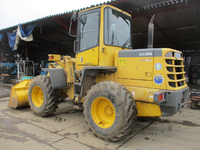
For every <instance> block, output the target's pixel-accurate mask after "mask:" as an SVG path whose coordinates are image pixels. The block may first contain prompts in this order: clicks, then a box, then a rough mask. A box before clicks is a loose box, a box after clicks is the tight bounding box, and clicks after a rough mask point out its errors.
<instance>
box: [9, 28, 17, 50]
mask: <svg viewBox="0 0 200 150" xmlns="http://www.w3.org/2000/svg"><path fill="white" fill-rule="evenodd" d="M16 33H17V31H15V32H13V33H8V32H7V34H8V41H9V46H10V47H11V48H12V50H13V51H14V50H15V49H14V47H15V39H16Z"/></svg>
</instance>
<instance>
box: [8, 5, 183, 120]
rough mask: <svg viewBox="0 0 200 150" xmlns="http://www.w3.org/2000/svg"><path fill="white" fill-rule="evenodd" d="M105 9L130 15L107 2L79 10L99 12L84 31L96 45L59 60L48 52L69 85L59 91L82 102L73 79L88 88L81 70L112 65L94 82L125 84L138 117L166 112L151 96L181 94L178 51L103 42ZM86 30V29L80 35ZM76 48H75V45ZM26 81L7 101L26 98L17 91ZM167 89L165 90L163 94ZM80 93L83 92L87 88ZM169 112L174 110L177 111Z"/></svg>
mask: <svg viewBox="0 0 200 150" xmlns="http://www.w3.org/2000/svg"><path fill="white" fill-rule="evenodd" d="M107 8H110V9H113V10H115V11H116V12H120V13H123V15H125V16H127V17H131V16H130V14H128V13H126V12H123V11H122V10H120V9H117V8H115V7H113V6H109V5H101V6H98V7H94V8H90V9H86V10H83V11H80V12H79V17H81V15H85V14H86V15H87V13H88V14H91V13H92V12H95V11H96V10H97V12H98V13H99V14H98V13H97V16H98V17H99V19H97V21H99V24H98V27H97V29H95V30H93V29H92V30H88V32H90V31H92V32H94V31H96V30H97V31H98V42H97V43H98V44H97V45H94V46H93V47H91V48H88V49H84V50H83V51H81V50H80V51H77V52H76V55H75V58H71V57H70V56H64V57H63V59H62V60H61V56H60V55H55V54H49V61H54V62H56V63H57V64H58V66H55V65H53V66H54V67H55V68H63V69H64V72H65V74H66V78H67V79H66V81H67V85H69V86H68V88H65V89H61V90H62V91H63V92H65V93H66V94H67V95H68V96H69V97H70V98H71V99H74V102H75V103H83V102H84V96H85V95H84V96H82V97H78V96H76V94H75V92H76V88H75V86H76V85H75V84H76V83H75V82H78V80H80V81H81V80H84V82H85V83H80V86H82V87H81V90H84V88H88V90H89V89H90V87H86V85H89V84H91V85H94V84H93V83H89V82H90V78H88V80H87V79H86V80H85V79H83V78H84V77H83V74H84V73H85V72H86V71H85V70H87V71H88V70H90V68H91V70H92V69H93V70H94V69H95V67H96V68H97V69H98V67H103V68H106V67H108V68H109V67H113V68H115V70H116V71H114V72H104V73H100V74H98V75H96V76H95V84H96V83H99V82H102V81H114V82H117V83H119V84H121V85H123V86H125V87H126V88H127V89H128V90H129V92H130V93H131V94H132V96H133V98H134V100H135V101H136V108H137V116H139V117H154V116H163V115H168V114H163V113H162V110H161V109H162V108H161V107H160V106H159V103H160V102H159V101H155V100H154V99H155V96H156V94H157V93H159V92H160V91H163V92H165V93H164V94H165V95H167V94H168V93H169V92H171V93H173V92H179V91H180V93H181V92H182V91H181V90H183V89H186V88H187V84H186V83H185V81H186V78H185V75H184V74H185V72H184V65H183V56H182V53H181V52H180V51H177V50H173V49H169V48H160V49H153V48H152V49H136V50H135V49H131V48H130V47H127V48H122V46H113V45H109V44H105V41H104V40H105V32H104V31H105V15H104V14H105V9H107ZM79 17H78V18H79ZM80 20H81V19H79V21H80ZM78 27H79V25H78ZM114 27H115V26H114V25H113V28H114ZM80 30H83V28H82V29H78V30H77V32H80V33H81V32H82V31H80ZM121 30H123V27H121ZM130 30H131V27H130ZM86 33H87V32H85V33H84V34H86ZM82 34H83V33H82ZM122 34H123V32H122ZM77 35H79V34H77ZM80 35H81V34H80ZM82 36H83V35H82ZM81 40H82V37H80V39H79V42H80V41H81ZM74 45H76V44H74ZM80 47H81V46H80ZM76 48H77V49H78V47H76ZM84 71H85V72H84ZM75 76H78V79H75ZM28 82H30V81H24V82H22V83H20V84H18V85H16V87H15V86H14V87H13V88H12V91H11V99H10V101H11V102H12V99H17V100H18V101H19V102H20V101H21V99H22V102H23V101H27V97H26V96H24V95H23V94H21V92H23V93H24V94H25V93H27V87H28ZM20 90H21V91H20ZM186 90H187V89H186ZM18 91H19V92H18ZM167 91H169V92H168V93H167ZM84 92H85V93H86V92H87V91H84ZM80 93H82V91H81V92H80ZM180 93H178V94H180ZM183 93H186V94H187V92H185V91H183ZM174 95H176V94H174ZM174 95H173V96H172V98H175V99H176V96H174ZM157 96H159V94H157ZM12 97H13V98H12ZM163 98H164V97H163ZM170 101H171V100H170ZM172 101H173V100H172ZM11 102H10V103H9V106H10V107H12V106H13V105H12V104H11ZM13 103H14V102H13ZM172 103H173V102H172ZM170 104H171V102H170ZM17 106H18V105H16V107H17ZM19 106H20V105H19ZM94 108H95V107H94ZM173 111H174V113H176V111H177V110H173ZM97 113H98V112H97Z"/></svg>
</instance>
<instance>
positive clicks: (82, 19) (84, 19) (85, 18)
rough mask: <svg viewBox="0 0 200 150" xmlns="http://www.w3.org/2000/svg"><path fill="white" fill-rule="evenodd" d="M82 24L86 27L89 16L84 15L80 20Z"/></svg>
mask: <svg viewBox="0 0 200 150" xmlns="http://www.w3.org/2000/svg"><path fill="white" fill-rule="evenodd" d="M80 21H81V23H82V24H83V26H85V24H86V22H87V15H82V16H81V18H80Z"/></svg>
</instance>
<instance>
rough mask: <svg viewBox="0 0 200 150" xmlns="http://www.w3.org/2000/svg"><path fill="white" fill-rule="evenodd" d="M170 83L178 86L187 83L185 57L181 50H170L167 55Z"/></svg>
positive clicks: (174, 86) (171, 85) (172, 85)
mask: <svg viewBox="0 0 200 150" xmlns="http://www.w3.org/2000/svg"><path fill="white" fill-rule="evenodd" d="M165 62H166V70H167V77H168V85H169V86H170V87H173V88H176V87H181V86H183V85H185V84H186V83H185V80H186V79H185V75H184V74H185V71H184V65H183V57H182V54H181V53H179V52H169V53H167V54H166V55H165Z"/></svg>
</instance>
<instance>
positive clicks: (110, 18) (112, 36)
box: [104, 8, 131, 48]
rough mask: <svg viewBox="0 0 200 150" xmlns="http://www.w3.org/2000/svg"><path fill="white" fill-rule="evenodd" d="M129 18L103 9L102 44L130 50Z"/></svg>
mask: <svg viewBox="0 0 200 150" xmlns="http://www.w3.org/2000/svg"><path fill="white" fill-rule="evenodd" d="M130 20H131V17H129V16H127V15H125V14H123V13H121V12H119V11H117V10H114V9H111V8H105V21H104V27H105V32H104V43H105V45H113V46H119V47H124V48H131V38H130V37H131V21H130Z"/></svg>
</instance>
